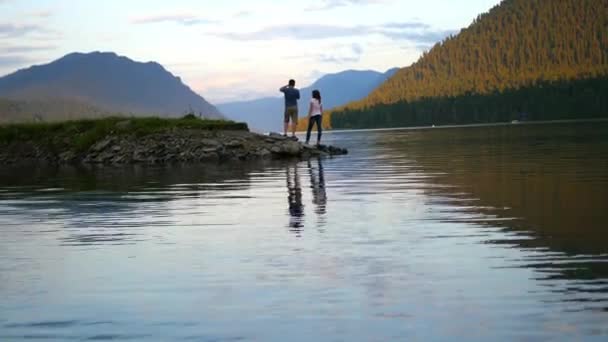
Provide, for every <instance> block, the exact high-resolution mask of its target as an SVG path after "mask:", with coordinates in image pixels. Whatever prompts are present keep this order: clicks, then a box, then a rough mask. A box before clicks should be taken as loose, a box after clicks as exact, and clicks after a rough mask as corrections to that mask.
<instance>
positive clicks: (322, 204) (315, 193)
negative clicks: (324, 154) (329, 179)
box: [308, 158, 327, 215]
mask: <svg viewBox="0 0 608 342" xmlns="http://www.w3.org/2000/svg"><path fill="white" fill-rule="evenodd" d="M317 165H318V173H315V172H314V168H313V167H312V163H311V162H310V160H309V161H308V171H309V173H310V187H311V189H312V203H313V204H314V205H315V213H317V215H325V213H326V209H327V193H326V192H325V175H324V173H323V163H322V162H321V158H319V159H317Z"/></svg>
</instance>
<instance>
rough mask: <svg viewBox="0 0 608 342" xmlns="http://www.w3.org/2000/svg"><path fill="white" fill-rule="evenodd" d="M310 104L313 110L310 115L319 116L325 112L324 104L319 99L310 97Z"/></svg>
mask: <svg viewBox="0 0 608 342" xmlns="http://www.w3.org/2000/svg"><path fill="white" fill-rule="evenodd" d="M310 104H311V105H312V112H311V114H310V116H317V115H321V114H323V105H322V104H321V103H319V100H317V99H310Z"/></svg>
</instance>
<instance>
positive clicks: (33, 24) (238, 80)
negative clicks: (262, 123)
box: [0, 0, 500, 104]
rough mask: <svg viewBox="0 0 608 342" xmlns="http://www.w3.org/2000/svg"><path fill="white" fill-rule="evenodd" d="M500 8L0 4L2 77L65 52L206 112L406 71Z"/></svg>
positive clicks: (231, 1)
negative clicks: (160, 84)
mask: <svg viewBox="0 0 608 342" xmlns="http://www.w3.org/2000/svg"><path fill="white" fill-rule="evenodd" d="M499 2H500V0H458V1H455V0H422V1H421V0H310V1H291V0H282V1H278V0H255V1H252V0H173V1H166V0H105V1H94V0H86V1H85V0H78V1H77V0H0V76H1V75H6V74H8V73H11V72H14V71H16V70H18V69H20V68H24V67H28V66H30V65H33V64H45V63H48V62H50V61H52V60H55V59H57V58H60V57H62V56H64V55H66V54H68V53H71V52H92V51H112V52H115V53H117V54H119V55H123V56H127V57H129V58H131V59H133V60H136V61H140V62H148V61H155V62H158V63H160V64H162V65H163V66H164V67H165V68H166V69H167V70H169V71H170V72H172V73H173V74H175V75H176V76H180V77H181V78H182V80H183V81H184V83H186V84H187V85H188V86H190V87H191V88H192V89H193V90H194V91H196V92H197V93H199V94H201V95H202V96H203V97H205V98H206V99H207V100H209V101H211V102H212V103H216V104H217V103H223V102H229V101H234V100H247V99H252V98H258V97H261V96H273V95H277V89H278V88H279V87H280V86H282V85H284V84H285V83H286V82H287V80H288V79H290V78H294V79H296V80H297V81H298V85H299V86H302V87H303V86H307V85H309V84H311V83H312V82H313V81H314V80H316V79H318V78H319V77H321V76H322V75H325V74H328V73H334V72H339V71H343V70H347V69H358V70H367V69H371V70H377V71H385V70H388V69H390V68H392V67H405V66H408V65H410V64H412V63H413V62H415V61H416V60H417V59H418V58H419V57H420V55H421V54H422V53H423V52H424V51H425V50H428V49H429V48H430V47H432V46H433V45H434V44H435V43H436V42H438V41H441V40H442V39H444V38H445V37H447V36H449V35H450V34H455V33H457V32H458V31H459V30H460V29H461V28H463V27H466V26H468V25H470V24H471V22H472V21H473V19H475V18H476V17H477V15H479V14H480V13H483V12H487V11H488V10H489V9H490V8H492V7H494V6H495V5H497V4H498V3H499Z"/></svg>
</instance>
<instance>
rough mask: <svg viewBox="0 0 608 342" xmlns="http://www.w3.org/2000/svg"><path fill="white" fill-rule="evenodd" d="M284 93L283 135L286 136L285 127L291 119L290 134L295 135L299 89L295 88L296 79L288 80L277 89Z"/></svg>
mask: <svg viewBox="0 0 608 342" xmlns="http://www.w3.org/2000/svg"><path fill="white" fill-rule="evenodd" d="M279 91H281V92H282V93H283V94H285V115H284V118H285V126H284V129H283V135H285V136H287V128H288V127H289V121H290V120H291V135H292V136H293V137H295V136H296V128H297V126H298V100H299V99H300V91H299V90H298V89H296V81H294V80H289V84H288V85H286V86H284V87H281V89H279Z"/></svg>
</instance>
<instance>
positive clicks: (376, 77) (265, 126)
mask: <svg viewBox="0 0 608 342" xmlns="http://www.w3.org/2000/svg"><path fill="white" fill-rule="evenodd" d="M397 70H399V69H398V68H393V69H390V70H388V71H386V72H384V73H381V72H377V71H372V70H346V71H342V72H339V73H335V74H327V75H325V76H323V77H321V78H320V79H318V80H317V81H315V82H314V83H313V84H312V85H310V86H308V87H305V88H302V89H300V94H301V99H300V101H299V111H300V117H304V116H306V114H307V111H308V103H309V101H310V98H311V94H312V91H313V90H314V89H319V90H320V91H321V94H322V98H323V106H324V108H325V110H328V109H331V108H334V107H338V106H341V105H344V104H346V103H348V102H350V101H354V100H358V99H361V98H363V97H365V96H367V95H368V94H369V93H370V92H371V91H372V90H373V89H374V88H376V87H377V86H379V85H380V84H381V83H382V82H384V81H385V80H387V79H388V78H390V77H391V76H393V75H394V74H395V73H396V72H397ZM280 86H282V85H280V84H279V85H277V97H265V98H260V99H255V100H249V101H238V102H230V103H224V104H218V105H217V107H218V108H219V110H220V111H221V112H222V113H224V114H225V115H226V116H227V117H228V118H230V119H232V120H236V121H245V122H247V123H248V124H249V127H252V128H256V129H258V130H265V131H279V130H282V129H283V128H282V120H283V109H284V103H283V97H282V96H280V93H279V91H278V88H279V87H280Z"/></svg>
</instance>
